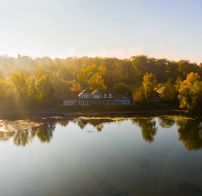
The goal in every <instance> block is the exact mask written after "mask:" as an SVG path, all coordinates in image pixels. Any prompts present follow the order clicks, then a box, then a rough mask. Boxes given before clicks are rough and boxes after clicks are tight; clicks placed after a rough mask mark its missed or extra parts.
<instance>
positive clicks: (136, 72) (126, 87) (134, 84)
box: [0, 55, 202, 113]
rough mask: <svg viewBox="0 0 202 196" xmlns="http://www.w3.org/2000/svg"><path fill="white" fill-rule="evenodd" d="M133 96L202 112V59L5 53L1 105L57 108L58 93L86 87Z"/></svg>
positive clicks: (0, 82) (7, 107)
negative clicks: (67, 56) (54, 56)
mask: <svg viewBox="0 0 202 196" xmlns="http://www.w3.org/2000/svg"><path fill="white" fill-rule="evenodd" d="M86 88H87V89H90V90H94V89H100V90H102V91H105V90H107V91H111V92H113V93H117V94H121V93H128V94H130V95H131V99H132V100H133V104H134V105H145V104H148V105H151V104H154V103H156V102H159V103H163V104H165V105H174V106H175V107H179V108H181V109H185V110H187V111H189V112H194V113H196V112H199V113H200V112H201V108H202V63H201V64H197V63H191V62H190V61H188V60H180V61H170V60H167V59H156V58H150V57H147V56H144V55H139V56H132V57H131V58H128V59H118V58H101V57H95V58H92V57H81V58H78V57H69V58H64V59H60V58H55V59H51V58H49V57H43V58H31V57H28V56H20V55H19V56H18V57H17V58H14V57H7V56H1V57H0V109H1V110H4V111H5V110H12V109H13V108H21V107H23V108H27V109H32V108H42V107H43V108H44V107H49V108H50V107H55V106H56V105H57V100H58V97H61V96H68V95H69V94H76V93H79V92H80V91H81V90H82V89H86Z"/></svg>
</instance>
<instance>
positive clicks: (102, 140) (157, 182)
mask: <svg viewBox="0 0 202 196" xmlns="http://www.w3.org/2000/svg"><path fill="white" fill-rule="evenodd" d="M0 155H1V156H0V166H1V167H0V174H1V175H0V195H2V196H18V195H19V196H63V195H64V196H80V195H81V196H136V195H137V196H142V195H143V196H145V195H146V196H147V195H149V196H162V195H163V196H170V195H172V196H175V195H176V196H180V195H183V196H184V195H185V196H186V195H189V196H190V195H191V196H192V195H194V196H195V195H196V196H199V195H200V196H201V195H202V121H200V120H196V119H191V118H186V117H180V116H159V117H144V116H139V117H131V118H107V117H105V118H104V117H103V118H85V117H80V118H72V119H68V118H66V119H65V118H43V119H32V120H1V121H0Z"/></svg>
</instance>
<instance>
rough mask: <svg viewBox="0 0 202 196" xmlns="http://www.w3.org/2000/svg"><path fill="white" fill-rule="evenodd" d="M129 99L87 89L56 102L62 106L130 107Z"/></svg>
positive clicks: (125, 95)
mask: <svg viewBox="0 0 202 196" xmlns="http://www.w3.org/2000/svg"><path fill="white" fill-rule="evenodd" d="M130 104H131V99H130V96H129V95H127V94H124V95H116V94H115V95H112V93H111V92H102V91H99V90H98V89H97V90H94V91H93V92H90V91H88V90H87V89H85V90H83V91H82V92H81V93H79V95H68V96H66V97H62V98H60V99H59V101H58V105H62V106H75V105H79V106H88V105H130Z"/></svg>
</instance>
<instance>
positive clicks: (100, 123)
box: [77, 118, 113, 131]
mask: <svg viewBox="0 0 202 196" xmlns="http://www.w3.org/2000/svg"><path fill="white" fill-rule="evenodd" d="M110 122H113V120H112V119H102V118H98V119H93V118H92V119H77V124H78V126H79V127H80V128H81V129H84V128H85V127H86V126H87V125H88V124H89V125H92V126H93V127H95V128H96V130H97V131H102V129H103V128H104V124H106V123H110Z"/></svg>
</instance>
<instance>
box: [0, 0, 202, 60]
mask: <svg viewBox="0 0 202 196" xmlns="http://www.w3.org/2000/svg"><path fill="white" fill-rule="evenodd" d="M4 54H7V55H9V56H17V55H18V54H21V55H29V56H33V57H36V56H51V57H66V56H116V57H120V58H124V57H130V56H132V55H137V54H147V55H149V56H152V57H166V58H169V59H181V58H183V59H190V60H191V61H197V62H202V0H0V55H4Z"/></svg>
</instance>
